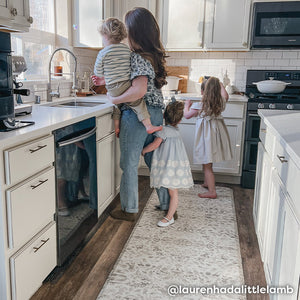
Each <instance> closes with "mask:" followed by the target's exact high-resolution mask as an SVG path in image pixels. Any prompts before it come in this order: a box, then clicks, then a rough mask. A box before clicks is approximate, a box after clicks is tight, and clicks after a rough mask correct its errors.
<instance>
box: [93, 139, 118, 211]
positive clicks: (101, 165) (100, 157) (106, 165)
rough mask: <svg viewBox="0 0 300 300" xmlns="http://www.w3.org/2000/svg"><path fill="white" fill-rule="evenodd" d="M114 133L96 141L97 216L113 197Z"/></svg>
mask: <svg viewBox="0 0 300 300" xmlns="http://www.w3.org/2000/svg"><path fill="white" fill-rule="evenodd" d="M114 151H115V135H114V133H113V134H111V135H109V136H108V137H106V138H104V139H102V140H100V141H98V142H97V180H98V217H99V216H100V215H101V214H102V212H103V211H104V210H105V208H106V207H107V206H108V205H109V204H110V202H111V201H112V199H113V197H114V177H115V167H114V166H115V161H114Z"/></svg>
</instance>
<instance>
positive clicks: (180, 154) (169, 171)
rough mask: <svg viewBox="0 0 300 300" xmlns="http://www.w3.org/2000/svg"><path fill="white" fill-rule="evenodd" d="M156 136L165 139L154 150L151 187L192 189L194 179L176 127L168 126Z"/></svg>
mask: <svg viewBox="0 0 300 300" xmlns="http://www.w3.org/2000/svg"><path fill="white" fill-rule="evenodd" d="M155 136H157V137H160V138H162V139H163V142H162V143H161V145H160V146H159V147H158V148H157V149H155V150H154V153H153V157H152V163H151V172H150V185H151V187H155V188H160V187H165V188H170V189H178V188H190V187H192V186H193V184H194V182H193V178H192V173H191V168H190V163H189V159H188V157H187V154H186V151H185V147H184V144H183V141H182V138H181V136H180V133H179V130H178V129H177V128H176V127H173V126H170V125H166V126H163V129H162V131H158V132H156V133H155Z"/></svg>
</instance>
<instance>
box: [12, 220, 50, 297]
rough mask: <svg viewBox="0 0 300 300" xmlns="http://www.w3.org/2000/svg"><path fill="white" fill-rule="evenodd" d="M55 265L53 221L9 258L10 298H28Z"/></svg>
mask: <svg viewBox="0 0 300 300" xmlns="http://www.w3.org/2000/svg"><path fill="white" fill-rule="evenodd" d="M55 266H56V224H55V222H54V221H53V222H52V223H50V224H49V225H48V226H47V227H46V228H45V229H44V230H43V231H42V232H41V233H40V234H39V235H38V236H36V237H34V239H33V240H32V241H30V242H29V243H28V244H26V245H25V246H24V247H23V248H21V249H20V250H19V251H18V252H17V253H16V254H14V255H13V256H12V257H11V258H10V272H11V287H12V300H23V299H24V300H27V299H29V298H30V297H31V296H32V295H33V294H34V293H35V291H36V290H37V289H38V288H39V287H40V285H41V284H42V282H43V280H44V278H45V277H46V276H47V275H48V274H49V273H50V272H51V271H52V269H53V268H54V267H55Z"/></svg>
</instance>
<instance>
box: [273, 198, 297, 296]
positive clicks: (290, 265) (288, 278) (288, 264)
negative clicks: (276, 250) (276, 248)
mask: <svg viewBox="0 0 300 300" xmlns="http://www.w3.org/2000/svg"><path fill="white" fill-rule="evenodd" d="M299 247H300V224H299V222H298V221H297V219H296V216H295V214H294V213H293V212H292V210H291V208H290V206H289V204H288V203H287V201H286V203H285V220H284V231H283V241H282V253H281V261H280V272H279V282H278V283H279V285H280V286H285V285H289V286H291V287H293V288H294V293H293V295H290V298H287V299H296V295H297V293H299V290H298V284H299V276H300V261H299V260H298V259H297V255H298V253H300V248H299Z"/></svg>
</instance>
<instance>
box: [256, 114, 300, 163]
mask: <svg viewBox="0 0 300 300" xmlns="http://www.w3.org/2000/svg"><path fill="white" fill-rule="evenodd" d="M258 114H259V115H260V117H261V118H262V119H263V120H264V122H265V123H266V125H267V126H268V127H269V128H270V129H271V131H272V133H273V134H274V135H275V136H276V137H277V138H278V139H279V140H280V143H281V144H282V145H283V146H284V147H285V149H286V151H287V153H288V154H289V155H290V157H291V158H292V160H293V161H294V162H295V163H296V165H297V167H298V168H299V169H300V111H288V110H266V109H259V110H258Z"/></svg>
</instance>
